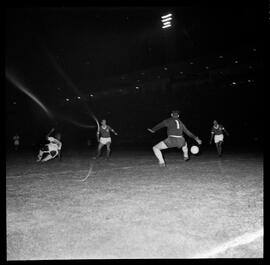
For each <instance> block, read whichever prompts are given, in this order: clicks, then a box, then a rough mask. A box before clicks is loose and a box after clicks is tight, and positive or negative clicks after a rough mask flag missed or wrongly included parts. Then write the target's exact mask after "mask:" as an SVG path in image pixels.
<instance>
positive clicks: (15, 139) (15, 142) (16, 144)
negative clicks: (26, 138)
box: [13, 133, 20, 151]
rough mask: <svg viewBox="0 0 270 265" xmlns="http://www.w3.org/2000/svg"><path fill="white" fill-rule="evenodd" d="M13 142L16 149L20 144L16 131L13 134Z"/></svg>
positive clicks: (16, 149)
mask: <svg viewBox="0 0 270 265" xmlns="http://www.w3.org/2000/svg"><path fill="white" fill-rule="evenodd" d="M13 144H14V149H15V151H18V150H19V146H20V136H19V135H18V133H16V134H15V135H14V136H13Z"/></svg>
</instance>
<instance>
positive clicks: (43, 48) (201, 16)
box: [5, 6, 265, 131]
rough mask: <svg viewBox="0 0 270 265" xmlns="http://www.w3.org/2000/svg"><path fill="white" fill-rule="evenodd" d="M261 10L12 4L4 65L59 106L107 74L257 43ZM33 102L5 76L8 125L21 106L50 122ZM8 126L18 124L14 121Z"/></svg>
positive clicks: (89, 90) (49, 102)
mask: <svg viewBox="0 0 270 265" xmlns="http://www.w3.org/2000/svg"><path fill="white" fill-rule="evenodd" d="M168 12H171V13H172V14H173V27H172V28H171V29H170V30H167V32H164V30H162V29H161V22H160V16H161V15H164V14H166V13H168ZM263 16H264V12H263V9H262V7H258V6H257V7H256V6H253V7H250V6H242V7H231V8H229V7H219V8H218V7H203V6H182V7H181V6H177V7H174V6H172V7H154V6H153V7H50V8H48V7H46V8H45V7H44V8H9V9H6V53H5V54H6V70H8V71H10V72H12V73H13V74H16V77H17V78H18V79H19V80H20V82H22V83H23V84H24V85H25V86H26V87H27V88H28V89H29V90H30V91H31V92H32V93H33V94H34V95H36V96H37V97H38V98H39V99H40V100H41V101H42V102H43V103H44V104H45V105H46V106H47V107H48V108H50V109H56V108H57V107H59V106H60V105H61V104H62V102H63V101H64V100H65V98H68V97H71V95H76V93H77V96H80V95H83V94H85V93H86V94H87V93H93V94H95V93H96V92H98V90H99V88H98V86H97V84H98V83H99V82H100V81H102V80H104V79H107V78H110V77H114V76H121V75H124V74H127V75H128V74H129V73H132V72H136V71H141V70H143V69H150V68H153V67H159V66H160V67H162V66H163V65H164V62H165V63H166V62H167V63H177V62H181V61H184V60H187V59H189V58H191V59H192V58H195V57H199V56H206V55H207V54H210V53H213V52H217V53H218V52H220V51H229V50H230V49H235V48H237V47H238V48H239V47H241V46H243V45H245V46H247V45H249V46H250V47H253V46H254V47H256V48H257V49H260V48H261V47H262V42H263V38H264V35H265V33H264V28H263V27H262V23H263V20H262V19H263ZM61 71H62V73H63V72H64V73H65V74H66V80H65V79H64V78H63V76H61V74H60V72H61ZM67 79H68V80H69V81H70V82H71V83H72V84H74V86H75V87H76V88H74V87H72V85H70V84H71V83H70V82H69V84H67ZM74 89H75V90H74ZM80 93H81V94H80ZM14 102H16V105H15V104H13V103H14ZM120 104H121V103H120ZM32 105H33V103H32V101H31V99H29V98H28V97H27V96H26V95H25V94H23V93H22V92H20V91H19V90H18V89H16V88H15V87H14V86H13V85H11V83H10V82H8V81H7V83H6V106H7V110H8V113H9V114H10V113H13V114H11V115H9V116H7V120H8V124H9V125H10V124H11V123H14V121H16V117H17V116H18V115H17V114H16V113H18V108H20V109H19V112H20V115H22V113H23V112H25V113H27V115H30V116H29V119H30V121H29V122H30V123H31V119H33V117H35V115H37V117H36V120H35V119H34V120H35V121H37V120H40V117H41V120H42V119H44V123H46V118H44V117H43V114H41V113H42V110H40V109H39V107H38V106H35V107H33V106H32ZM21 106H23V108H22V107H21ZM169 107H170V106H168V108H169ZM14 108H17V110H14ZM33 112H35V114H29V113H33ZM39 112H41V113H39ZM14 113H15V114H14ZM67 113H68V112H67ZM16 115H17V116H16ZM31 115H32V116H31ZM39 115H41V116H39ZM68 115H70V114H68ZM75 116H76V115H75ZM75 116H74V117H75ZM10 117H12V118H10ZM161 118H163V117H160V119H161ZM158 120H159V118H158V117H157V121H158ZM11 127H12V128H13V129H10V130H11V131H12V130H13V131H14V128H15V127H16V126H15V127H14V124H13V125H12V126H11V125H10V128H11ZM45 127H46V126H45Z"/></svg>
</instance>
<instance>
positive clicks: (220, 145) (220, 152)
mask: <svg viewBox="0 0 270 265" xmlns="http://www.w3.org/2000/svg"><path fill="white" fill-rule="evenodd" d="M218 149H219V153H218V155H219V156H222V141H220V142H219V143H218Z"/></svg>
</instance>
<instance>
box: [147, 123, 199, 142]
mask: <svg viewBox="0 0 270 265" xmlns="http://www.w3.org/2000/svg"><path fill="white" fill-rule="evenodd" d="M163 127H167V135H168V136H172V137H181V136H183V132H184V133H186V134H187V135H188V136H189V137H191V138H194V139H195V138H196V136H195V135H194V134H193V133H191V132H190V131H189V130H188V129H187V128H186V126H185V125H184V124H183V123H182V122H181V121H180V120H179V119H175V118H168V119H166V120H164V121H162V122H161V123H159V124H157V125H156V126H155V127H153V128H152V130H153V131H154V132H155V131H157V130H159V129H160V128H163Z"/></svg>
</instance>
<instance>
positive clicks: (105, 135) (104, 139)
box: [94, 119, 118, 159]
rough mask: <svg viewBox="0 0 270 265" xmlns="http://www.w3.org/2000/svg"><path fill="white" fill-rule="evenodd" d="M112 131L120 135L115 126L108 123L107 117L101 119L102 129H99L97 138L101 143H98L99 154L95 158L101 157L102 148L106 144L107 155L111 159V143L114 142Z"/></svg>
mask: <svg viewBox="0 0 270 265" xmlns="http://www.w3.org/2000/svg"><path fill="white" fill-rule="evenodd" d="M110 132H112V133H114V135H118V133H117V132H115V130H114V129H113V128H111V127H110V126H109V125H107V121H106V120H105V119H103V120H101V126H100V129H99V130H98V131H97V140H98V142H99V144H98V149H97V155H96V156H95V157H94V159H96V158H99V157H100V155H101V150H102V147H103V146H104V145H106V147H107V153H106V157H107V159H109V157H110V153H111V143H112V138H111V134H110Z"/></svg>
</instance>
